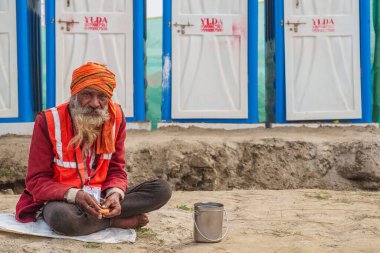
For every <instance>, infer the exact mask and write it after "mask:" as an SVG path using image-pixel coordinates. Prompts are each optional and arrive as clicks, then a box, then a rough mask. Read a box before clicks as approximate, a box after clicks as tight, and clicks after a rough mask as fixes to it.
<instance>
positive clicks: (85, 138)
mask: <svg viewBox="0 0 380 253" xmlns="http://www.w3.org/2000/svg"><path fill="white" fill-rule="evenodd" d="M70 110H71V117H72V120H73V124H74V128H75V131H76V132H77V134H76V135H75V136H74V137H73V138H72V139H71V140H70V143H69V146H70V145H73V144H76V145H77V146H80V147H82V150H83V151H85V150H86V149H90V148H91V147H92V145H93V144H94V143H95V141H96V139H97V138H98V136H99V134H100V131H101V127H102V125H103V123H104V122H105V121H107V120H109V118H110V115H109V113H108V104H107V105H106V106H105V107H104V108H103V109H92V108H90V107H82V106H80V104H79V103H78V100H77V96H74V97H72V98H71V99H70ZM94 112H96V115H93V113H94Z"/></svg>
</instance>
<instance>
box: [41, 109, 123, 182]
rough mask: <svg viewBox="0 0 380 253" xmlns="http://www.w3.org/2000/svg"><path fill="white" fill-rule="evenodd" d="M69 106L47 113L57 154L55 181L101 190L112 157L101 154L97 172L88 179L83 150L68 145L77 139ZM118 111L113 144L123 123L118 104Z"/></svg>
mask: <svg viewBox="0 0 380 253" xmlns="http://www.w3.org/2000/svg"><path fill="white" fill-rule="evenodd" d="M68 106H69V104H68V103H65V104H62V105H59V106H57V107H53V108H51V109H49V110H46V111H44V114H45V117H46V122H47V127H48V132H49V137H50V141H51V143H52V144H53V151H54V161H53V168H54V176H53V178H54V179H55V180H56V181H57V182H60V183H61V184H65V185H70V186H74V187H77V188H79V189H80V188H82V187H83V185H86V184H89V185H91V186H96V187H101V186H102V184H103V182H104V181H105V179H106V177H107V172H108V166H109V163H110V160H111V157H112V154H101V155H100V156H99V159H98V163H97V166H96V169H95V170H94V171H93V172H92V173H91V175H90V177H89V178H87V177H86V175H87V171H86V169H85V166H84V162H83V157H82V150H81V148H80V147H77V146H76V145H70V146H68V144H69V142H70V140H71V139H72V138H73V137H74V131H73V126H72V123H71V117H70V114H69V107H68ZM115 108H116V118H115V124H114V127H113V128H114V136H115V138H114V141H116V136H117V133H118V132H119V128H120V125H121V122H122V120H123V114H122V112H121V109H120V106H118V105H117V106H115ZM73 146H75V147H73ZM74 148H75V150H74Z"/></svg>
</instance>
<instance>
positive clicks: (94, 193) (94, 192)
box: [83, 185, 101, 203]
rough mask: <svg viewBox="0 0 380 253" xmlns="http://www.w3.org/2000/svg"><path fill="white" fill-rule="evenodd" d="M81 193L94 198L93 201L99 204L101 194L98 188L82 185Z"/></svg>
mask: <svg viewBox="0 0 380 253" xmlns="http://www.w3.org/2000/svg"><path fill="white" fill-rule="evenodd" d="M83 191H85V192H87V193H88V194H91V195H92V196H94V197H95V199H96V200H97V201H98V203H100V192H101V190H100V187H94V186H91V185H84V186H83Z"/></svg>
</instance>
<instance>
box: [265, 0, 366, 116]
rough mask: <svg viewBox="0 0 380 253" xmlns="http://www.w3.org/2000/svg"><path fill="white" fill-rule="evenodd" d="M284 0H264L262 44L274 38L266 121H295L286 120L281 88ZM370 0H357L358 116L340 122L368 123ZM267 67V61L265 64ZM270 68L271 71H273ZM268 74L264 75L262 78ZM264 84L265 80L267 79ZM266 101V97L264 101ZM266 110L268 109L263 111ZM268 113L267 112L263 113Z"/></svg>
mask: <svg viewBox="0 0 380 253" xmlns="http://www.w3.org/2000/svg"><path fill="white" fill-rule="evenodd" d="M283 1H284V0H267V1H266V3H265V5H266V6H265V7H266V11H265V12H266V13H265V15H266V20H267V26H266V38H265V39H266V42H267V43H266V45H268V42H269V41H272V42H274V48H275V53H274V58H273V59H272V60H273V61H274V70H272V71H271V72H272V73H275V78H274V82H273V83H272V84H270V85H273V89H272V90H273V92H274V96H273V99H274V104H273V106H274V107H272V108H271V109H270V110H274V111H273V118H272V119H269V120H268V121H269V122H273V123H288V122H297V121H287V120H286V91H285V46H284V26H283V25H282V23H281V22H282V20H284V2H283ZM370 11H371V7H370V1H368V0H360V66H361V96H362V118H361V119H344V120H341V121H342V122H352V123H370V122H372V85H371V38H370V36H371V26H370V25H371V16H370ZM266 67H268V64H267V66H266ZM273 71H274V72H273ZM267 73H268V72H267ZM268 77H269V78H270V75H268V74H267V75H266V78H268ZM267 85H268V83H267ZM267 102H268V101H267ZM267 113H268V112H267ZM267 115H268V114H267ZM326 122H331V120H326Z"/></svg>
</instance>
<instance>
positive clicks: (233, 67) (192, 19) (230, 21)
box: [161, 0, 258, 124]
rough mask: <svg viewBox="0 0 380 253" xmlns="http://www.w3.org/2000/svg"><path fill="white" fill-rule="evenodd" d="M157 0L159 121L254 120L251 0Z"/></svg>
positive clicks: (255, 28) (255, 10)
mask: <svg viewBox="0 0 380 253" xmlns="http://www.w3.org/2000/svg"><path fill="white" fill-rule="evenodd" d="M163 4H164V7H163V12H164V13H163V78H162V91H163V93H162V122H161V123H163V124H165V123H172V122H175V123H189V122H192V123H239V124H240V123H257V122H258V76H257V75H258V69H257V62H258V32H257V31H258V3H257V0H197V1H193V0H164V1H163Z"/></svg>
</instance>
